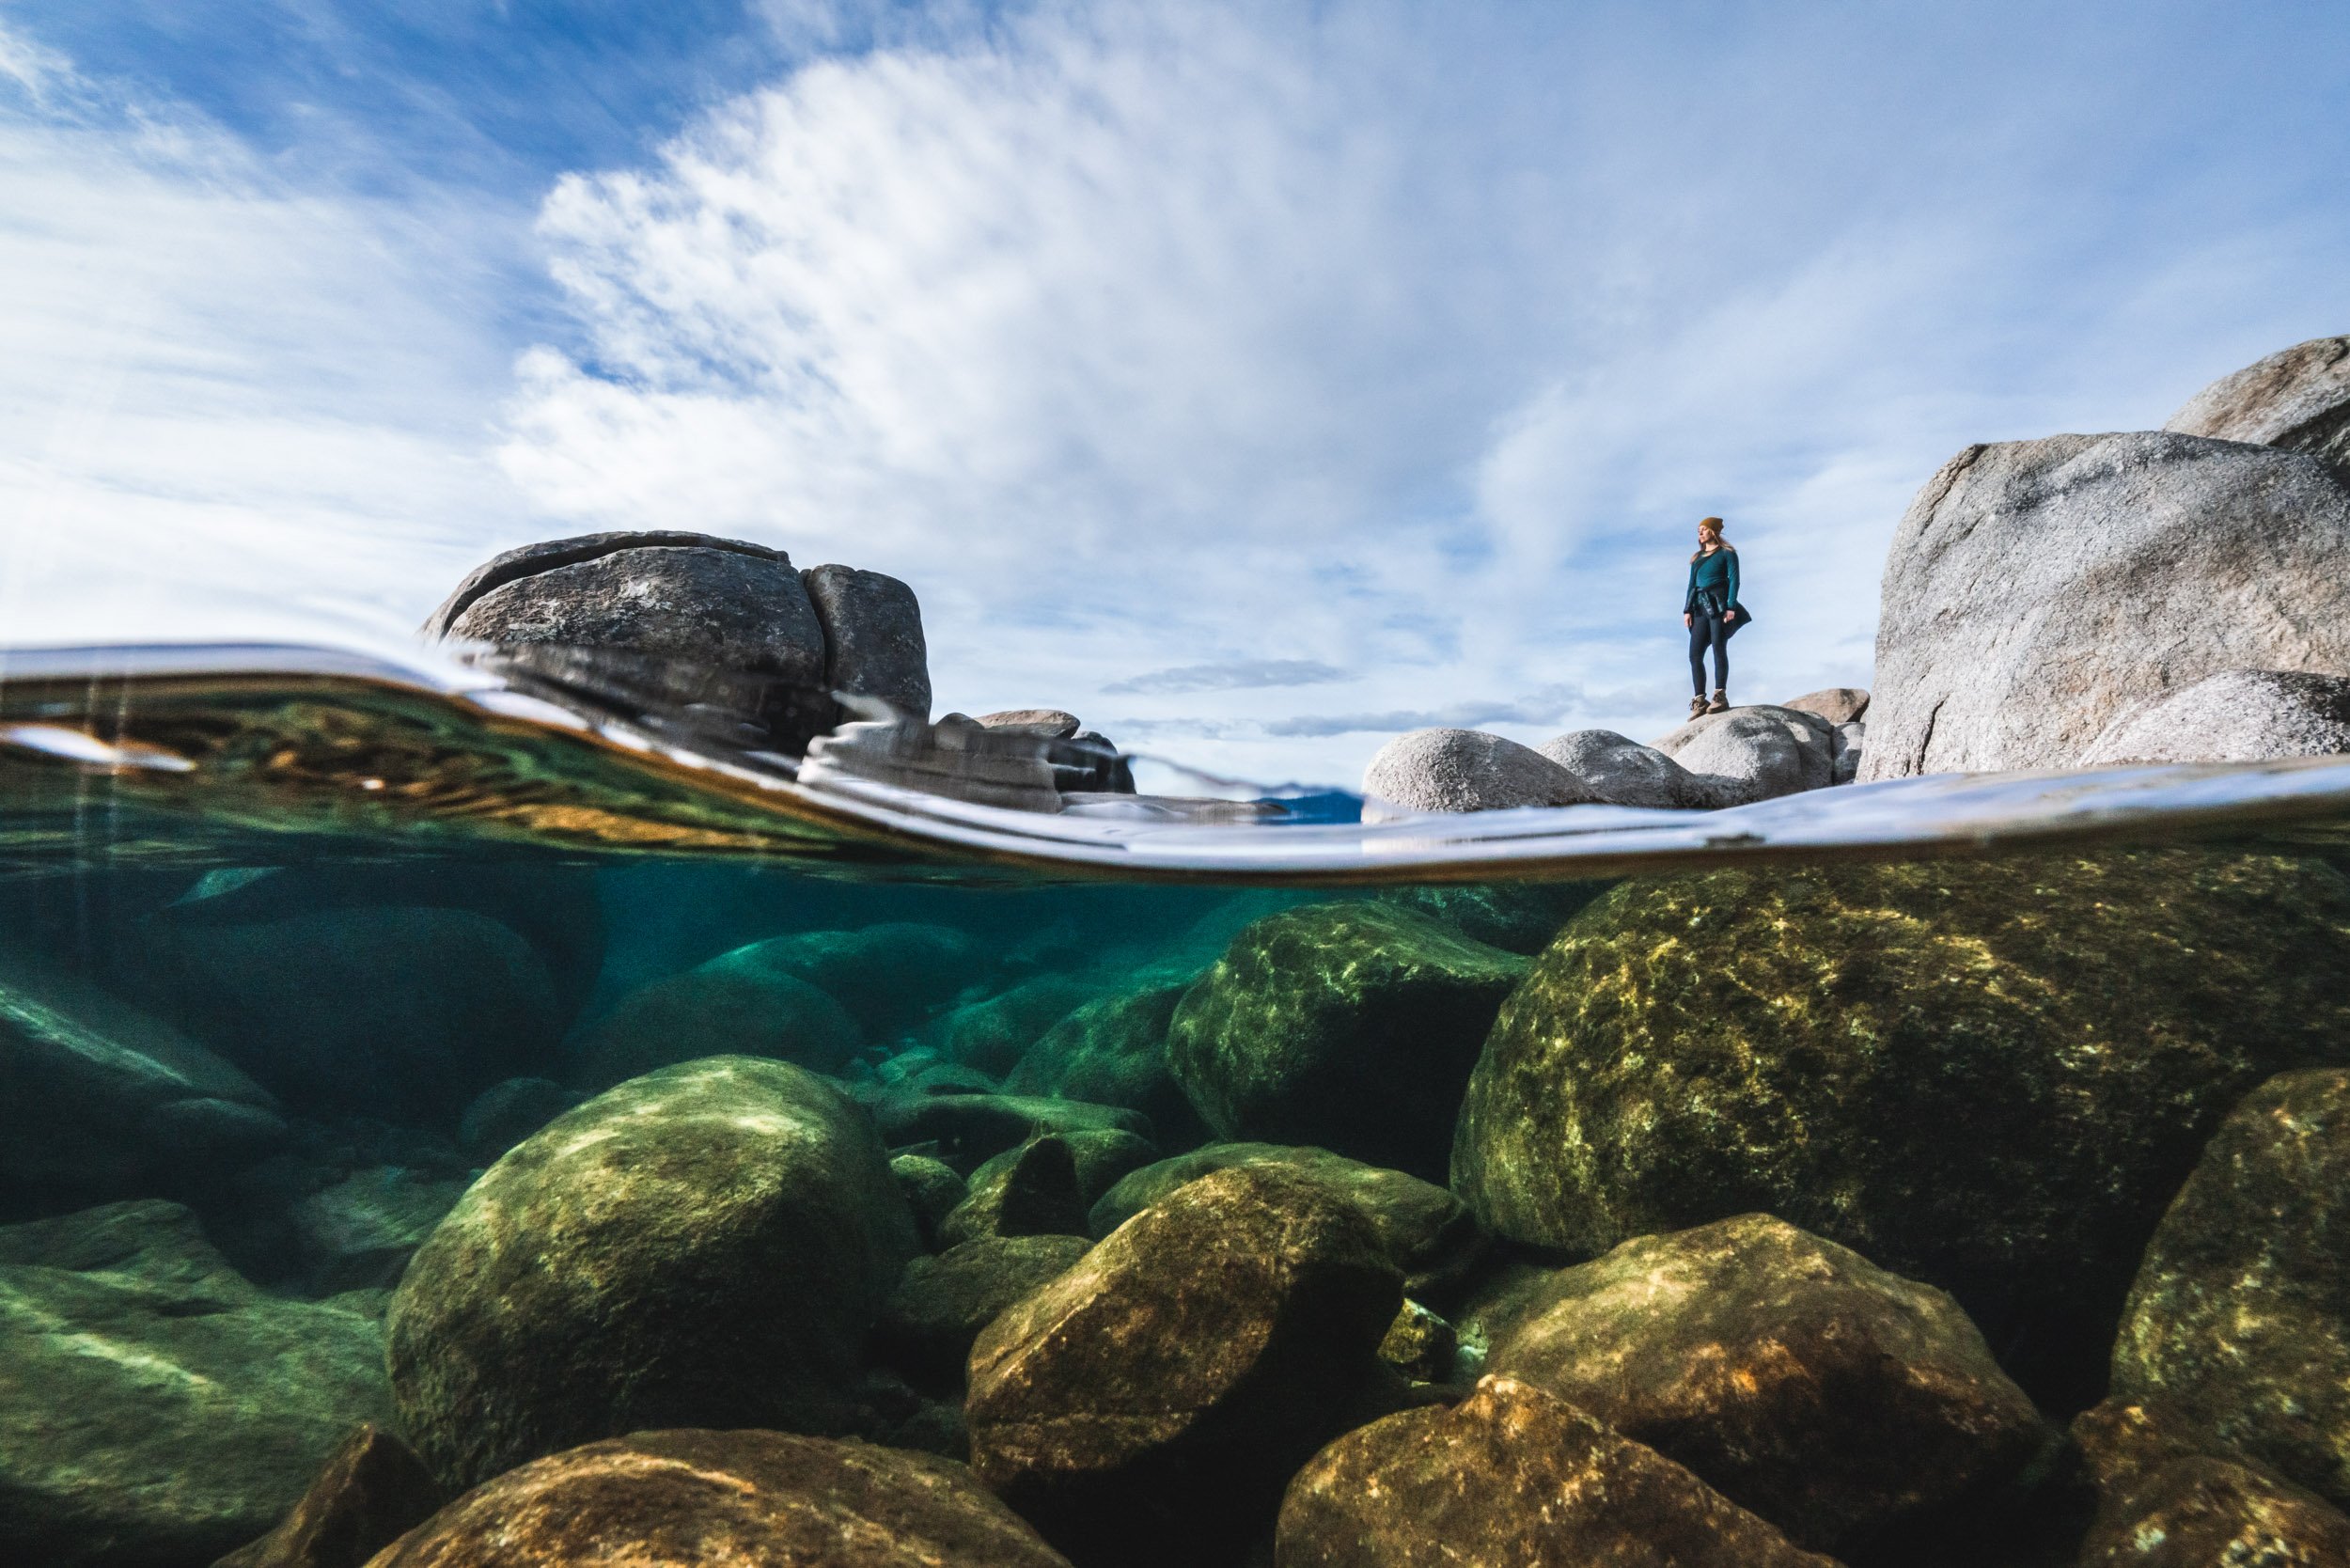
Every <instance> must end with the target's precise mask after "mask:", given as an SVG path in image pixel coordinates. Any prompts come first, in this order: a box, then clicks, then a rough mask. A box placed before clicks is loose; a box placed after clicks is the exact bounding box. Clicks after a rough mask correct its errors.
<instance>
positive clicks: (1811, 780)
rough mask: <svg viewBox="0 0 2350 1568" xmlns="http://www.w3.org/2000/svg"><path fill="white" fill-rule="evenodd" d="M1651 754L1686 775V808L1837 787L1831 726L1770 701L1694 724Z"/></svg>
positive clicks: (1708, 716) (1656, 745)
mask: <svg viewBox="0 0 2350 1568" xmlns="http://www.w3.org/2000/svg"><path fill="white" fill-rule="evenodd" d="M1654 749H1655V750H1657V751H1659V752H1661V753H1663V754H1664V755H1665V756H1667V757H1669V758H1670V759H1671V760H1673V761H1674V762H1675V763H1676V764H1678V765H1679V766H1680V767H1681V768H1682V769H1683V770H1684V772H1685V773H1686V774H1687V775H1689V776H1690V777H1691V778H1692V780H1693V781H1694V782H1693V787H1692V799H1691V801H1690V804H1692V805H1700V804H1702V805H1708V806H1747V805H1750V804H1752V803H1753V802H1755V801H1758V800H1772V799H1776V798H1777V797H1778V796H1780V795H1792V794H1799V793H1801V792H1804V791H1806V790H1823V789H1825V788H1827V786H1828V785H1830V784H1832V783H1834V782H1835V781H1836V727H1835V726H1834V725H1832V724H1830V723H1829V722H1828V721H1827V720H1826V719H1825V718H1822V717H1821V716H1820V715H1819V714H1817V713H1806V712H1803V711H1802V710H1800V709H1795V708H1779V707H1774V706H1772V705H1771V704H1769V703H1756V704H1754V705H1753V706H1750V707H1745V708H1732V709H1731V710H1729V711H1728V712H1727V713H1706V714H1703V715H1701V716H1700V717H1698V718H1693V719H1691V720H1690V721H1689V722H1688V723H1686V724H1684V725H1683V726H1681V728H1679V729H1675V730H1673V731H1672V732H1671V733H1669V734H1666V735H1660V736H1658V737H1657V739H1656V741H1655V742H1654Z"/></svg>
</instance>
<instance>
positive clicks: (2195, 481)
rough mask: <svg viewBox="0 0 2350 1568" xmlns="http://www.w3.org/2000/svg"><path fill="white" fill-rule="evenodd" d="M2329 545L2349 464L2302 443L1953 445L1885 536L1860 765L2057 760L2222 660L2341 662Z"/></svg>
mask: <svg viewBox="0 0 2350 1568" xmlns="http://www.w3.org/2000/svg"><path fill="white" fill-rule="evenodd" d="M2345 558H2350V478H2345V477H2344V473H2343V471H2342V470H2341V469H2338V468H2333V467H2329V466H2328V465H2327V464H2326V463H2324V462H2321V461H2320V460H2319V459H2317V458H2315V457H2312V456H2310V455H2307V454H2305V453H2299V452H2288V451H2279V450H2276V449H2273V448H2270V447H2251V446H2243V445H2239V444H2237V443H2235V442H2231V441H2215V440H2209V439H2205V438H2202V437H2199V436H2193V435H2179V434H2170V433H2164V432H2155V431H2146V432H2139V433H2135V434H2124V435H2059V436H2051V437H2048V438H2046V439H2045V440H2039V441H2016V442H2006V443H2002V444H1999V445H1997V446H1976V447H1967V448H1966V450H1965V451H1963V452H1961V453H1959V454H1958V456H1956V457H1954V458H1952V459H1951V461H1950V462H1949V463H1946V464H1944V465H1943V468H1942V470H1941V472H1940V473H1938V474H1936V475H1935V477H1934V478H1932V479H1931V480H1929V481H1928V482H1927V484H1926V486H1925V488H1924V489H1923V490H1921V491H1920V492H1919V494H1918V496H1917V498H1916V499H1915V500H1914V501H1912V502H1911V504H1910V507H1909V510H1908V512H1907V514H1906V515H1905V516H1904V518H1903V519H1902V523H1901V526H1900V528H1899V529H1898V530H1897V532H1896V533H1895V535H1894V539H1893V544H1892V548H1891V551H1890V553H1889V555H1888V558H1887V561H1886V568H1885V586H1884V603H1883V608H1882V611H1881V614H1880V618H1879V623H1878V626H1879V629H1878V633H1877V650H1876V653H1877V662H1876V678H1875V690H1874V696H1873V698H1872V701H1871V704H1870V709H1869V748H1868V754H1867V756H1866V757H1865V758H1864V759H1863V760H1862V761H1861V764H1860V768H1859V778H1860V780H1861V781H1862V782H1864V783H1865V782H1869V781H1871V780H1874V779H1883V778H1898V777H1905V776H1911V775H1916V774H1930V773H1950V772H1984V771H1998V770H2003V769H2029V768H2061V767H2073V766H2076V765H2077V764H2078V763H2079V762H2080V760H2082V758H2083V757H2084V756H2085V755H2086V754H2087V753H2088V752H2089V750H2090V748H2091V746H2092V745H2094V744H2095V743H2096V742H2097V741H2098V739H2099V737H2100V736H2101V735H2103V734H2105V733H2106V731H2107V729H2109V728H2110V727H2111V726H2112V725H2114V724H2115V722H2116V721H2117V720H2119V719H2121V718H2122V717H2123V715H2124V714H2125V713H2128V712H2130V711H2131V710H2132V709H2134V708H2135V707H2136V706H2138V705H2139V704H2141V703H2145V702H2149V701H2154V700H2156V699H2159V698H2163V697H2164V696H2166V695H2168V694H2170V693H2173V692H2177V691H2179V690H2181V689H2182V688H2185V687H2187V686H2191V685H2193V684H2194V683H2196V682H2200V681H2202V680H2204V679H2205V678H2207V677H2209V676H2213V675H2217V674H2219V673H2221V672H2222V671H2227V670H2240V669H2258V670H2278V671H2316V672H2324V671H2350V617H2346V616H2344V615H2343V614H2342V562H2343V561H2344V559H2345ZM1684 760H1685V759H1684Z"/></svg>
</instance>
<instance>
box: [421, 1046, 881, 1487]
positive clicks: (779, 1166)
mask: <svg viewBox="0 0 2350 1568" xmlns="http://www.w3.org/2000/svg"><path fill="white" fill-rule="evenodd" d="M914 1249H915V1234H914V1220H913V1216H912V1215H911V1214H909V1213H908V1211H907V1208H906V1203H905V1198H904V1196H903V1195H902V1194H901V1192H900V1191H899V1189H898V1185H897V1183H896V1181H895V1180H894V1179H893V1178H892V1176H891V1174H890V1170H889V1159H888V1156H887V1154H886V1153H885V1152H884V1151H883V1149H882V1145H881V1143H880V1141H879V1140H878V1139H877V1138H876V1137H874V1136H873V1130H872V1126H871V1123H870V1121H868V1120H867V1119H866V1117H865V1116H864V1114H863V1113H862V1112H860V1111H859V1110H858V1109H857V1107H856V1106H855V1105H853V1104H852V1103H850V1101H849V1100H848V1099H847V1098H846V1097H844V1096H843V1095H842V1094H841V1093H840V1092H839V1091H838V1090H837V1089H836V1088H835V1087H834V1086H833V1085H832V1084H830V1083H829V1082H827V1081H826V1080H824V1079H823V1078H820V1077H818V1076H816V1075H815V1074H812V1073H809V1072H807V1071H806V1070H805V1069H802V1068H798V1067H793V1066H791V1065H790V1064H788V1063H785V1062H778V1061H765V1060H760V1059H756V1058H748V1057H718V1058H710V1059H707V1060H703V1061H695V1062H688V1063H685V1064H684V1065H682V1066H679V1067H670V1068H665V1069H663V1070H662V1071H660V1072H658V1073H652V1074H647V1075H646V1076H644V1077H641V1078H635V1079H631V1080H630V1081H629V1082H627V1083H624V1084H622V1085H620V1086H619V1088H617V1089H613V1090H607V1091H606V1092H604V1093H603V1094H601V1095H598V1096H597V1097H596V1098H595V1099H593V1100H590V1101H588V1102H587V1104H586V1105H581V1106H580V1107H579V1108H578V1109H577V1110H574V1111H571V1112H569V1113H568V1114H566V1115H564V1116H561V1117H558V1118H557V1119H556V1121H552V1122H550V1123H549V1124H548V1125H547V1126H545V1127H544V1128H541V1129H540V1131H539V1132H537V1133H535V1134H533V1135H532V1136H531V1137H529V1138H527V1139H525V1140H524V1141H523V1142H522V1143H521V1144H518V1145H517V1146H516V1147H515V1148H513V1149H512V1150H510V1151H509V1152H508V1153H507V1154H506V1155H505V1157H504V1158H502V1159H500V1160H499V1161H498V1162H497V1164H495V1165H493V1166H492V1167H491V1168H489V1170H488V1171H487V1172H485V1173H484V1174H483V1176H482V1177H481V1179H480V1180H479V1181H478V1182H476V1183H475V1184H474V1185H473V1186H472V1188H471V1189H470V1190H469V1191H467V1192H466V1194H465V1196H464V1198H463V1199H462V1200H461V1201H460V1202H459V1203H458V1205H457V1207H456V1209H455V1210H453V1211H452V1212H451V1213H450V1214H449V1215H448V1217H447V1218H446V1219H445V1220H443V1221H442V1222H441V1226H440V1229H438V1230H437V1231H433V1233H432V1235H431V1239H429V1240H428V1241H427V1242H426V1243H425V1244H424V1246H423V1247H421V1248H420V1249H419V1250H418V1251H417V1253H416V1255H415V1259H414V1261H412V1262H410V1264H409V1266H408V1273H407V1275H406V1276H405V1277H404V1278H402V1279H401V1281H400V1285H399V1291H398V1292H397V1293H396V1294H394V1296H393V1298H392V1309H391V1313H390V1316H389V1319H388V1322H387V1325H386V1329H387V1336H388V1344H387V1363H388V1365H389V1367H390V1370H391V1378H392V1388H393V1392H394V1395H395V1397H396V1399H397V1401H398V1403H399V1414H400V1427H401V1430H402V1431H403V1432H404V1433H405V1434H406V1435H407V1436H408V1438H409V1440H410V1441H411V1442H412V1443H414V1444H415V1447H416V1451H417V1452H419V1453H420V1454H422V1455H423V1456H424V1458H425V1461H426V1462H427V1463H428V1464H430V1465H431V1466H432V1469H433V1473H434V1474H435V1475H437V1476H439V1477H440V1478H441V1479H442V1480H443V1481H444V1482H447V1483H448V1484H450V1485H452V1486H457V1485H470V1484H475V1483H478V1482H480V1481H482V1480H484V1479H486V1478H487V1477H489V1476H493V1475H495V1474H496V1473H498V1472H499V1471H501V1470H504V1469H508V1468H509V1467H511V1466H515V1465H518V1464H521V1463H523V1462H524V1461H525V1460H527V1459H531V1458H534V1457H536V1456H538V1455H540V1454H542V1453H548V1452H552V1451H554V1450H557V1449H561V1448H565V1447H568V1446H570V1445H572V1444H574V1443H579V1442H585V1441H587V1440H589V1439H592V1438H596V1437H601V1436H606V1435H611V1434H613V1433H616V1432H631V1431H635V1430H637V1429H639V1428H645V1427H653V1426H663V1425H673V1424H676V1423H679V1422H685V1421H704V1422H709V1423H711V1424H713V1425H721V1426H761V1427H775V1428H778V1429H784V1430H791V1429H800V1430H810V1429H812V1430H819V1431H825V1430H838V1426H839V1423H840V1422H842V1421H843V1420H845V1419H848V1418H847V1416H846V1415H845V1414H844V1406H845V1403H846V1401H847V1398H848V1394H849V1391H850V1388H851V1387H852V1385H853V1383H854V1377H855V1374H856V1366H857V1352H858V1347H859V1345H860V1343H861V1341H862V1340H863V1338H864V1335H865V1332H866V1329H867V1327H868V1325H870V1323H871V1321H872V1317H873V1313H874V1311H875V1309H877V1308H878V1307H879V1306H880V1304H881V1301H882V1299H883V1297H884V1296H885V1294H887V1292H888V1290H889V1288H890V1286H891V1285H892V1284H894V1283H895V1282H896V1280H897V1278H898V1273H899V1270H900V1269H901V1268H902V1267H903V1266H904V1263H905V1261H906V1259H907V1258H909V1257H911V1256H912V1255H913V1253H914ZM795 1281H801V1282H804V1283H802V1284H800V1285H799V1286H798V1288H794V1287H793V1282H795Z"/></svg>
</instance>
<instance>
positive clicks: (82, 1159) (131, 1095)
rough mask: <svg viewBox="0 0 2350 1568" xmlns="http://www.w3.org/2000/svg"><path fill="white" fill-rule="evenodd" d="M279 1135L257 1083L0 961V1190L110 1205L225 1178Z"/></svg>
mask: <svg viewBox="0 0 2350 1568" xmlns="http://www.w3.org/2000/svg"><path fill="white" fill-rule="evenodd" d="M286 1136H287V1129H286V1124H285V1122H284V1121H281V1120H280V1119H279V1117H278V1115H277V1107H276V1103H275V1101H274V1100H273V1099H272V1098H271V1097H270V1095H269V1094H268V1093H267V1092H266V1091H264V1090H262V1089H261V1087H260V1086H259V1085H258V1084H256V1083H255V1082H254V1081H253V1080H252V1079H251V1078H248V1077H246V1076H245V1075H244V1074H243V1073H242V1072H240V1071H238V1070H237V1069H236V1068H234V1067H232V1066H230V1065H229V1064H228V1063H227V1061H224V1060H223V1059H221V1058H219V1057H217V1056H214V1055H213V1054H212V1053H211V1052H210V1051H208V1050H206V1049H205V1048H204V1047H202V1046H201V1045H198V1044H196V1043H195V1042H194V1041H191V1040H189V1039H187V1038H186V1037H184V1036H183V1035H181V1034H180V1032H179V1031H178V1030H176V1029H174V1028H172V1027H170V1026H169V1025H167V1024H165V1023H164V1021H163V1020H162V1019H160V1018H156V1017H153V1016H151V1015H149V1014H148V1013H146V1012H143V1011H140V1010H139V1009H137V1008H134V1007H132V1006H130V1005H129V1004H127V1003H124V1002H122V1001H119V1000H118V999H116V998H115V997H113V996H108V995H106V994H104V993H103V992H101V991H98V990H96V989H95V988H93V987H90V986H87V985H85V984H82V983H81V982H79V981H76V980H69V979H66V978H64V977H59V976H54V975H44V974H39V973H36V972H35V971H34V970H33V969H32V968H31V967H30V966H29V965H26V964H22V963H21V962H20V961H19V960H17V959H15V958H13V957H8V956H0V1183H5V1184H7V1185H8V1186H9V1187H13V1188H17V1189H21V1190H23V1191H24V1192H26V1193H28V1194H32V1195H39V1196H41V1197H49V1196H51V1195H56V1196H60V1197H64V1198H67V1199H69V1200H70V1199H71V1198H73V1197H75V1196H84V1195H86V1196H88V1197H100V1198H102V1197H112V1196H116V1195H118V1194H121V1193H124V1192H129V1191H136V1190H138V1189H139V1188H140V1187H142V1186H147V1187H149V1188H150V1190H151V1187H152V1184H155V1183H156V1182H158V1181H174V1182H179V1181H184V1180H186V1179H187V1178H188V1177H189V1176H191V1175H213V1174H221V1173H225V1172H226V1171H227V1170H232V1169H234V1168H236V1167H238V1166H240V1165H243V1164H245V1163H247V1162H249V1161H251V1160H254V1159H257V1158H258V1157H260V1156H261V1155H263V1154H266V1153H267V1152H269V1151H270V1150H271V1149H273V1148H274V1147H275V1146H276V1145H278V1144H280V1143H282V1142H283V1141H284V1140H285V1138H286Z"/></svg>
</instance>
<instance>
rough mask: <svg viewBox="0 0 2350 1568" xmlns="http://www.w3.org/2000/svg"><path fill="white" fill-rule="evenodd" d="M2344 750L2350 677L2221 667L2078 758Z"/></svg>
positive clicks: (2130, 718)
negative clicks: (2214, 673)
mask: <svg viewBox="0 0 2350 1568" xmlns="http://www.w3.org/2000/svg"><path fill="white" fill-rule="evenodd" d="M2342 752H2350V676H2341V675H2307V674H2301V673H2298V672H2295V671H2292V670H2279V669H2228V670H2222V671H2220V672H2219V673H2218V674H2217V675H2212V676H2207V677H2205V678H2204V679H2202V680H2201V681H2198V682H2195V684H2193V685H2191V686H2188V687H2186V688H2185V689H2184V690H2181V691H2177V692H2173V693H2171V694H2170V696H2168V697H2165V698H2157V699H2155V700H2154V701H2153V702H2149V703H2147V704H2145V705H2144V706H2142V707H2139V708H2137V709H2134V710H2132V711H2130V712H2128V713H2123V716H2122V717H2121V718H2120V719H2118V720H2116V721H2115V722H2114V724H2113V727H2112V728H2111V729H2107V731H2106V732H2105V733H2104V734H2102V735H2100V736H2098V737H2097V740H2096V743H2095V744H2094V745H2092V746H2091V747H2090V748H2089V750H2088V752H2087V753H2086V754H2085V755H2084V756H2083V757H2082V758H2081V762H2082V764H2083V765H2084V766H2087V767H2102V766H2107V765H2109V764H2112V763H2118V762H2239V761H2254V760H2262V759H2265V758H2275V757H2326V756H2333V755H2336V754H2338V753H2342Z"/></svg>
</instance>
